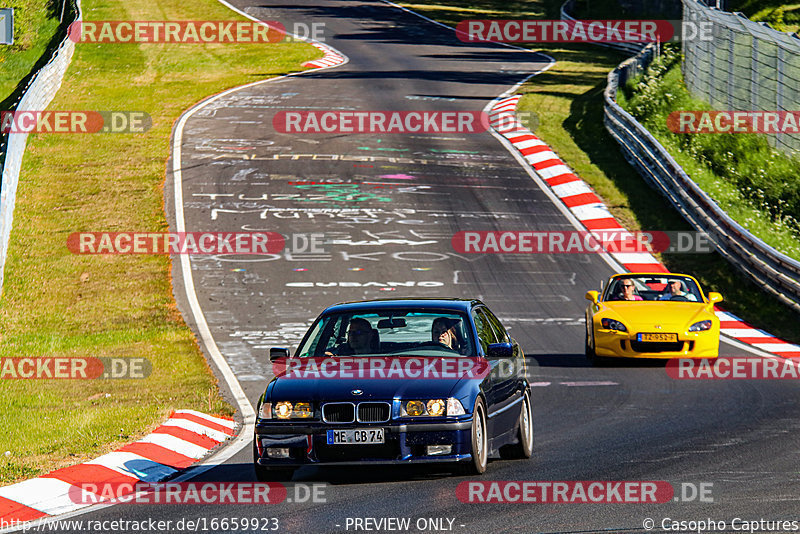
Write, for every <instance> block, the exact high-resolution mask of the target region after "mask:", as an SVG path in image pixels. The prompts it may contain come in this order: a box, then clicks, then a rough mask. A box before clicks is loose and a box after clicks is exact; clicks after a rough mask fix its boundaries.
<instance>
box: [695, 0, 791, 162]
mask: <svg viewBox="0 0 800 534" xmlns="http://www.w3.org/2000/svg"><path fill="white" fill-rule="evenodd" d="M683 20H684V21H685V22H688V21H691V22H693V23H695V24H711V29H712V32H713V33H712V35H713V38H712V39H711V40H690V41H684V43H683V56H684V60H683V79H684V81H685V82H686V87H687V88H688V89H689V91H690V92H691V93H692V95H694V96H696V97H698V98H701V99H703V100H705V101H707V102H708V103H710V104H711V105H713V106H714V107H717V108H725V109H731V110H741V111H796V110H800V38H798V37H796V36H795V35H790V34H787V33H784V32H779V31H776V30H773V29H772V28H770V27H768V26H767V25H766V24H763V23H758V22H753V21H751V20H750V19H748V18H746V17H745V16H743V15H741V14H735V13H726V12H724V11H719V10H718V9H714V8H710V7H706V6H705V5H703V4H702V3H700V2H698V1H697V0H683ZM768 137H769V139H770V144H772V145H773V146H775V147H776V148H778V149H780V150H782V151H784V152H791V151H798V150H800V134H794V133H779V134H775V135H773V134H770V135H769V136H768Z"/></svg>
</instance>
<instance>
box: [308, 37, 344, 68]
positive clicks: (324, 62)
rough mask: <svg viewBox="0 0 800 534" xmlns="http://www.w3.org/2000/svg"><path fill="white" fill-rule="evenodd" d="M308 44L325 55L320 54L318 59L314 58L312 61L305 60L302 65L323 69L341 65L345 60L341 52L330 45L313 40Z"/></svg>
mask: <svg viewBox="0 0 800 534" xmlns="http://www.w3.org/2000/svg"><path fill="white" fill-rule="evenodd" d="M310 44H311V46H313V47H315V48H318V49H319V50H322V53H323V54H325V55H324V56H322V57H321V58H320V59H315V60H313V61H306V62H305V63H303V66H304V67H312V68H315V69H324V68H326V67H335V66H336V65H341V64H342V63H345V61H346V59H345V57H344V56H343V55H342V54H340V53H338V52H337V51H336V50H334V49H333V48H331V47H330V46H327V45H324V44H321V43H315V42H311V43H310Z"/></svg>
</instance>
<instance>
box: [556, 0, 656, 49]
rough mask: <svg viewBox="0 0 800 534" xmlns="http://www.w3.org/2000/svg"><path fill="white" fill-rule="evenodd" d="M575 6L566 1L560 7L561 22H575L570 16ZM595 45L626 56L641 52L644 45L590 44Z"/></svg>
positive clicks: (570, 0) (573, 1) (570, 1)
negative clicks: (623, 53)
mask: <svg viewBox="0 0 800 534" xmlns="http://www.w3.org/2000/svg"><path fill="white" fill-rule="evenodd" d="M574 5H575V0H567V1H566V2H564V4H563V5H562V6H561V20H567V21H573V22H574V21H576V20H578V19H576V18H575V17H573V16H572V15H570V13H571V12H572V8H573V7H574ZM592 44H596V45H597V46H604V47H606V48H612V49H614V50H619V51H620V52H626V53H628V54H631V55H633V54H637V53H639V51H641V50H642V49H643V48H644V47H645V45H644V44H642V43H592Z"/></svg>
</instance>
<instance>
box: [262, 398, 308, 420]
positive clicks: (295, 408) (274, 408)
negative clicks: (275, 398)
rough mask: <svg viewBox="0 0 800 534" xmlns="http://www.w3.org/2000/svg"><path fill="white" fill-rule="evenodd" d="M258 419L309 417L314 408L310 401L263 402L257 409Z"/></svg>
mask: <svg viewBox="0 0 800 534" xmlns="http://www.w3.org/2000/svg"><path fill="white" fill-rule="evenodd" d="M258 417H259V419H282V420H287V419H311V418H312V417H314V409H313V407H312V406H311V403H310V402H289V401H281V402H275V403H272V402H265V403H263V404H262V405H261V408H259V410H258Z"/></svg>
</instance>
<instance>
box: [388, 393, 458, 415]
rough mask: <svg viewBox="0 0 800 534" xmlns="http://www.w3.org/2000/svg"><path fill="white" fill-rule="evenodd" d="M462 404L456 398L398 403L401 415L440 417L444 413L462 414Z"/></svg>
mask: <svg viewBox="0 0 800 534" xmlns="http://www.w3.org/2000/svg"><path fill="white" fill-rule="evenodd" d="M465 413H466V412H465V411H464V406H463V405H462V404H461V402H460V401H459V400H458V399H454V398H453V397H450V398H448V399H424V400H410V401H403V402H402V403H401V404H400V416H401V417H421V416H428V417H441V416H444V415H464V414H465Z"/></svg>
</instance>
